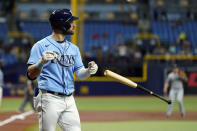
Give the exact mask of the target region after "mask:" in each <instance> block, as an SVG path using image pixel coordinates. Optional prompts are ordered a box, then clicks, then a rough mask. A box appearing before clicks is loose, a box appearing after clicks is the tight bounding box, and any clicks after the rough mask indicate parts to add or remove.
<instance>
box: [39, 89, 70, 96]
mask: <svg viewBox="0 0 197 131" xmlns="http://www.w3.org/2000/svg"><path fill="white" fill-rule="evenodd" d="M41 91H42V93H50V94H53V95H56V96H71V95H72V93H71V94H69V95H66V94H63V93H59V92H53V91H47V90H41Z"/></svg>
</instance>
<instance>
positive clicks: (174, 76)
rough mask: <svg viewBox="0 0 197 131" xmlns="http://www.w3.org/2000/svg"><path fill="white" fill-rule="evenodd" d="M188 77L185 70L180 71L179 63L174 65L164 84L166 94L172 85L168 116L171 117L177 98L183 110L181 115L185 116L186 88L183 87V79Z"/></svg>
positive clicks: (185, 79)
mask: <svg viewBox="0 0 197 131" xmlns="http://www.w3.org/2000/svg"><path fill="white" fill-rule="evenodd" d="M187 80H188V78H187V76H186V75H185V73H184V72H183V71H180V70H179V68H178V66H177V65H174V66H173V70H172V72H171V73H169V75H168V77H167V79H166V82H165V85H164V90H163V92H164V94H166V93H167V91H168V87H169V86H170V91H169V99H170V100H171V101H172V103H171V104H170V105H169V107H168V111H167V117H170V116H171V114H172V110H173V104H174V101H175V99H176V100H177V101H178V103H179V108H180V112H181V116H182V117H184V116H185V111H184V106H183V95H184V88H183V81H187Z"/></svg>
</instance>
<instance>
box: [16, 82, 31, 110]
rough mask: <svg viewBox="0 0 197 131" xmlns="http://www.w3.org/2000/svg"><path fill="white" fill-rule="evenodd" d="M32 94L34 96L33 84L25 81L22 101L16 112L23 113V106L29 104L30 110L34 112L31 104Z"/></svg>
mask: <svg viewBox="0 0 197 131" xmlns="http://www.w3.org/2000/svg"><path fill="white" fill-rule="evenodd" d="M33 94H34V82H33V81H31V80H27V88H25V95H24V100H23V102H22V104H21V106H20V107H19V109H18V112H24V109H25V106H26V105H27V103H28V102H30V104H31V107H32V109H33V110H34V104H33Z"/></svg>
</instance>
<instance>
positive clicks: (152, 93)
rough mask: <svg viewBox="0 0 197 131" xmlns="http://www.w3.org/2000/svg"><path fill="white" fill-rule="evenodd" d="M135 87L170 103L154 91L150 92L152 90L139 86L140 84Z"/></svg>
mask: <svg viewBox="0 0 197 131" xmlns="http://www.w3.org/2000/svg"><path fill="white" fill-rule="evenodd" d="M137 89H140V90H142V91H144V92H146V93H148V94H150V95H153V96H156V97H157V98H159V99H161V100H163V101H165V102H167V103H168V104H171V103H172V102H171V101H170V100H166V99H165V98H163V97H161V96H160V95H158V94H155V93H154V92H152V91H150V90H148V89H146V88H144V87H143V86H141V85H137Z"/></svg>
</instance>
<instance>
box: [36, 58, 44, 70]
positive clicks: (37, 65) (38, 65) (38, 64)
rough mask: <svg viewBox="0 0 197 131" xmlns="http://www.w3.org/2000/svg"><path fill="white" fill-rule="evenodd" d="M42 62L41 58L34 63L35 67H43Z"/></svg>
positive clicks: (40, 68) (39, 68)
mask: <svg viewBox="0 0 197 131" xmlns="http://www.w3.org/2000/svg"><path fill="white" fill-rule="evenodd" d="M43 65H44V64H43V62H42V60H39V61H38V62H37V63H36V64H35V67H36V68H37V69H38V70H42V67H43Z"/></svg>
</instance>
